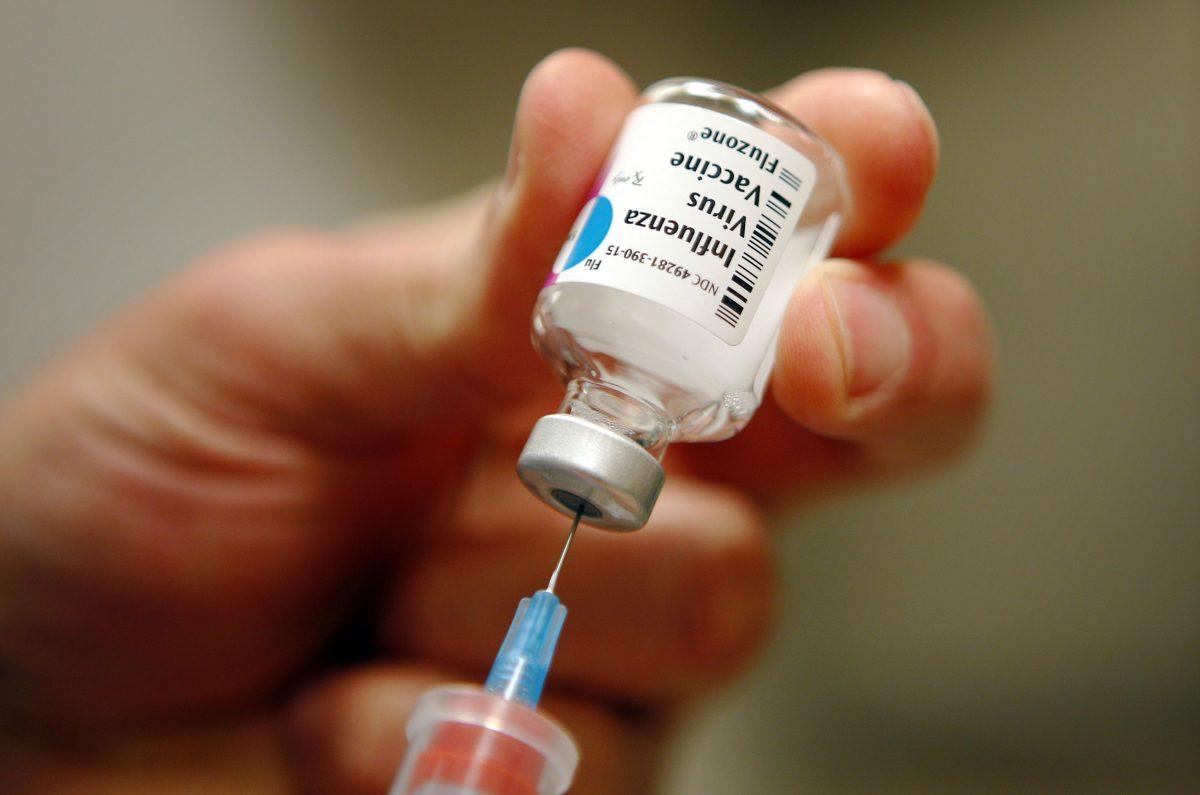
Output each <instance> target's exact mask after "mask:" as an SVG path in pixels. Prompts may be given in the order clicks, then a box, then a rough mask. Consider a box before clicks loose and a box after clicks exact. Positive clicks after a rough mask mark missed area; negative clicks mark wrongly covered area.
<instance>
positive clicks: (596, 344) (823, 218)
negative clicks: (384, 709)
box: [517, 77, 845, 530]
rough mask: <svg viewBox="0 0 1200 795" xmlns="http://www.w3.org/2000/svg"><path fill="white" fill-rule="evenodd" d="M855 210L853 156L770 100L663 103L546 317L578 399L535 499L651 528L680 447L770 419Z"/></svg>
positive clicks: (642, 106)
mask: <svg viewBox="0 0 1200 795" xmlns="http://www.w3.org/2000/svg"><path fill="white" fill-rule="evenodd" d="M844 197H845V190H844V176H843V172H842V165H841V161H840V159H839V158H838V156H837V154H836V153H835V152H834V151H833V149H831V148H830V147H829V145H828V144H826V143H825V142H824V141H822V140H821V139H820V138H818V137H817V136H816V135H815V134H814V133H812V132H811V131H810V130H808V129H807V128H806V127H804V125H803V124H801V123H800V122H799V121H797V120H795V119H793V118H792V117H791V116H789V115H788V114H787V113H786V112H785V111H783V110H781V109H780V108H778V107H776V106H775V105H773V104H771V103H770V102H768V101H767V100H765V99H763V98H761V97H758V96H756V95H754V94H751V93H749V92H746V91H743V90H741V89H739V88H735V87H733V86H729V85H725V84H723V83H717V82H714V81H711V80H702V79H698V78H686V77H685V78H672V79H669V80H663V81H661V82H658V83H655V84H654V85H652V86H650V87H649V88H648V89H646V91H645V92H644V93H643V94H642V96H641V98H640V101H639V103H638V106H637V107H636V108H635V109H634V110H633V111H632V112H631V113H630V114H629V116H628V117H627V119H626V120H625V124H624V127H623V128H622V131H621V133H620V135H619V136H618V138H617V141H616V143H615V144H614V146H613V149H612V151H611V153H610V154H609V157H608V162H607V165H606V166H605V168H604V169H603V170H602V172H601V174H600V176H599V178H598V179H597V181H596V183H595V186H594V187H593V190H592V195H591V196H590V198H589V200H588V202H587V204H586V205H585V206H584V208H583V210H582V212H581V213H580V215H579V218H578V220H577V221H576V223H575V226H574V228H573V229H572V230H571V232H570V234H569V236H568V238H567V240H566V243H565V244H564V245H563V248H562V251H561V252H560V254H559V256H558V259H557V260H556V261H555V263H554V268H553V271H552V272H551V274H550V276H549V278H548V279H547V280H546V285H545V287H544V288H543V289H542V292H541V294H540V295H539V297H538V301H537V305H536V307H535V309H534V314H533V339H534V343H535V345H536V346H537V348H538V350H539V352H540V353H541V355H542V357H543V358H544V359H545V360H546V361H547V363H549V364H550V365H551V366H552V367H553V368H554V369H555V370H556V371H557V372H558V374H559V375H560V377H561V378H562V379H563V381H564V383H565V384H566V397H565V399H564V400H563V403H562V405H561V406H560V407H559V410H558V413H556V414H552V415H548V416H546V417H543V418H542V419H541V420H539V421H538V422H537V424H536V425H535V426H534V428H533V431H532V433H531V435H530V438H529V442H528V443H527V444H526V447H525V449H524V451H523V452H522V454H521V457H520V460H519V461H518V465H517V470H518V473H519V475H520V477H521V479H522V480H523V481H524V482H525V484H526V485H527V486H528V487H529V488H530V489H531V490H532V491H533V492H534V493H535V494H537V495H538V496H539V497H541V498H542V499H543V500H544V501H546V502H547V503H548V504H550V505H551V506H553V507H555V508H556V509H557V510H559V511H562V512H563V513H566V514H569V515H571V516H574V515H575V513H576V511H582V514H583V520H584V521H585V522H588V523H589V524H592V525H595V526H598V527H606V528H610V529H616V530H634V529H637V528H639V527H641V526H642V525H643V524H645V522H646V520H647V519H648V518H649V515H650V511H651V510H652V508H653V506H654V502H655V500H656V499H657V497H658V492H659V489H660V488H661V487H662V482H663V478H664V475H663V470H662V466H661V463H660V462H661V459H662V456H663V453H664V452H665V451H666V448H667V445H668V444H669V443H671V442H676V441H686V442H695V441H716V440H719V439H725V438H728V437H730V436H732V435H734V434H735V433H737V432H738V431H739V430H741V429H742V428H743V427H745V425H746V423H747V422H749V420H750V418H751V417H752V416H753V415H754V412H755V410H756V409H757V408H758V406H759V404H760V403H761V402H762V398H763V392H764V390H765V388H766V383H767V379H768V377H769V375H770V372H771V366H772V363H773V359H774V352H775V345H776V342H777V339H778V334H779V325H780V322H781V321H782V318H783V313H784V309H785V307H786V305H787V302H788V299H789V297H790V296H791V294H792V291H793V289H794V287H795V285H796V282H797V281H798V280H799V278H800V276H801V275H802V274H803V273H804V271H805V269H806V268H807V267H808V266H809V265H811V264H812V263H814V262H817V261H819V260H821V259H823V258H824V257H825V256H826V255H827V254H828V253H829V247H830V245H831V244H832V242H833V238H834V235H835V234H836V231H837V227H838V223H839V221H840V218H841V214H842V209H843V204H844V201H845V198H844Z"/></svg>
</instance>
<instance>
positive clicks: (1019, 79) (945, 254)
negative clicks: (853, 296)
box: [0, 0, 1200, 795]
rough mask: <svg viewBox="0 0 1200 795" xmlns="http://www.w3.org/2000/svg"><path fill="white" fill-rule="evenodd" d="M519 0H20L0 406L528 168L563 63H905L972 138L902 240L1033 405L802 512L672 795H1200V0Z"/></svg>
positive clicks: (9, 104)
mask: <svg viewBox="0 0 1200 795" xmlns="http://www.w3.org/2000/svg"><path fill="white" fill-rule="evenodd" d="M503 5H504V7H500V4H493V3H489V2H484V1H483V0H477V2H444V3H437V4H433V3H430V4H405V3H368V2H356V1H352V0H341V1H340V2H337V3H327V4H311V3H300V2H286V1H285V0H259V2H255V3H241V2H233V0H230V1H229V2H219V1H217V0H212V1H204V0H201V1H200V2H182V0H155V1H153V2H151V0H141V1H140V2H138V1H136V0H107V2H103V3H100V2H88V1H87V0H77V2H49V1H47V0H37V1H36V2H34V1H30V2H11V1H10V0H0V108H2V110H0V114H2V116H0V118H2V119H3V122H2V124H0V208H2V210H0V252H2V258H0V322H2V323H3V325H2V327H0V330H2V332H3V333H2V334H0V388H9V387H11V386H12V385H13V384H15V383H16V381H17V380H18V379H19V378H20V377H21V376H22V375H23V374H24V373H26V372H27V371H28V370H29V369H30V368H32V367H33V366H34V365H36V364H37V363H38V362H40V361H42V360H44V359H45V358H47V357H49V356H50V355H52V354H53V353H54V352H55V351H56V350H57V349H59V348H60V347H62V346H63V345H65V344H66V343H67V342H68V341H69V340H70V339H71V338H72V337H73V336H75V335H77V334H79V333H80V332H82V331H83V330H84V329H86V328H87V327H88V326H89V325H91V324H92V323H93V322H95V321H96V320H97V319H98V318H99V317H101V316H102V315H104V314H105V313H107V312H109V311H112V310H114V309H115V308H117V307H119V306H120V305H121V304H123V303H125V302H126V301H128V300H129V299H130V297H131V296H133V295H135V294H136V293H138V292H139V291H141V290H143V289H145V288H146V287H147V286H148V285H150V284H152V283H154V282H156V281H158V280H161V279H162V278H164V277H165V276H167V275H169V274H170V273H171V272H172V271H173V270H175V269H177V268H179V267H181V265H182V264H183V263H185V262H186V261H188V260H189V259H191V258H193V257H194V256H196V255H197V254H199V253H201V252H203V251H204V250H205V249H207V248H209V247H211V246H213V245H216V244H218V243H220V242H222V241H226V240H228V239H229V238H232V237H234V236H237V235H240V234H243V233H247V232H251V231H253V230H256V229H259V228H261V227H264V226H272V225H282V224H286V225H294V224H333V223H338V222H340V221H342V220H345V219H349V218H352V217H354V216H356V215H358V214H361V213H366V212H370V211H373V210H376V209H378V208H381V207H388V206H393V205H405V204H410V203H414V202H419V201H421V200H425V199H431V198H435V197H440V196H444V195H447V194H450V193H453V192H455V191H458V190H460V189H462V188H465V187H467V186H469V185H471V184H473V183H474V182H476V181H478V180H480V179H482V178H485V177H487V176H489V175H492V174H494V173H496V172H498V171H499V170H500V169H501V167H502V165H503V163H504V157H505V150H506V148H507V144H508V137H509V126H510V122H511V113H512V109H513V106H514V102H515V98H516V95H517V91H518V89H519V87H520V84H521V80H522V78H523V76H524V74H525V72H526V71H528V69H529V68H530V67H531V66H532V65H533V64H534V63H535V62H536V61H537V60H538V59H539V58H541V57H542V56H543V55H544V54H546V53H547V52H549V51H551V50H553V49H556V48H558V47H561V46H565V45H584V46H589V47H593V48H595V49H598V50H600V51H603V52H605V53H607V54H609V55H611V56H612V57H614V58H615V59H616V60H617V61H619V62H620V63H621V64H623V65H624V66H625V68H626V69H628V70H629V72H630V73H631V74H632V75H633V77H634V78H635V79H636V80H637V81H638V82H639V83H641V84H646V83H648V82H651V81H653V80H655V79H657V78H660V77H665V76H669V75H676V74H699V75H704V76H709V77H715V78H718V79H722V80H726V81H729V82H733V83H737V84H741V85H744V86H747V87H751V88H757V87H766V86H769V85H772V84H775V83H778V82H781V81H783V80H786V79H787V78H789V77H791V76H792V75H794V74H795V73H797V72H800V71H803V70H806V69H811V68H814V67H819V66H823V65H831V64H836V65H861V66H871V67H875V68H878V69H882V70H884V71H886V72H888V73H889V74H891V75H892V76H894V77H897V78H901V79H904V80H906V81H908V82H910V83H912V84H913V85H914V86H915V87H916V88H917V89H918V90H919V91H920V92H921V93H922V95H923V96H924V97H925V99H926V101H927V102H928V104H929V106H930V108H931V109H932V111H933V113H934V116H935V117H936V118H937V120H938V123H939V126H940V130H941V136H942V169H941V174H940V179H939V182H938V184H937V186H936V188H935V190H934V192H933V194H932V196H931V198H930V201H929V205H928V212H927V214H926V217H925V219H924V221H923V223H922V224H921V226H920V227H919V228H918V229H917V230H916V232H915V233H914V234H913V235H912V236H911V237H910V238H909V239H908V240H907V241H905V243H904V244H903V245H902V246H901V247H900V251H901V252H921V253H926V254H930V255H934V256H937V257H939V258H941V259H944V260H946V261H948V262H951V263H953V264H955V265H957V266H958V267H960V268H962V269H963V270H964V271H965V272H966V273H967V274H968V275H969V276H970V277H971V278H972V279H973V280H974V282H975V283H976V284H977V285H978V286H979V288H980V290H981V291H982V293H983V296H984V298H985V300H986V302H987V303H988V305H989V306H990V308H991V310H992V312H993V315H994V318H995V323H996V326H997V329H998V337H999V342H1000V355H1001V364H1000V371H1001V377H1000V394H999V399H998V402H997V405H996V409H995V412H994V414H993V417H992V420H991V422H990V426H989V429H988V433H987V435H986V437H985V439H984V441H983V443H982V444H981V446H980V448H979V449H978V451H977V452H976V454H975V455H974V456H973V457H972V458H971V459H970V460H969V461H967V462H966V463H965V465H963V466H959V467H957V468H955V469H953V470H952V471H950V472H947V473H941V474H938V475H936V476H930V477H926V478H924V479H922V480H920V481H917V482H912V483H905V484H902V485H898V486H893V487H891V488H889V489H887V490H885V491H883V492H881V493H876V492H873V493H871V494H864V495H862V496H860V497H858V498H856V499H852V500H844V501H842V502H839V503H837V504H836V505H834V504H831V505H828V506H817V507H810V508H808V509H807V510H805V511H804V512H802V513H800V514H797V515H795V516H789V517H785V522H786V524H788V525H789V526H790V527H789V528H787V532H785V533H783V534H781V537H780V548H781V554H782V556H783V559H784V564H783V565H784V572H783V573H784V580H785V589H784V599H785V604H784V607H783V610H782V615H781V620H780V628H779V630H780V631H779V635H778V637H777V639H776V640H775V642H774V644H773V645H772V646H771V647H770V649H769V650H768V652H767V653H766V654H765V656H764V657H763V658H762V660H761V661H760V663H759V664H758V665H757V667H756V668H755V669H754V670H753V671H752V672H751V674H750V676H748V677H747V678H746V679H745V680H744V681H743V682H741V683H740V684H738V685H737V686H735V687H734V688H732V689H730V690H729V691H727V692H725V693H723V694H722V695H720V696H718V697H716V698H714V699H713V700H711V701H709V702H708V703H706V704H703V705H701V706H700V707H698V708H697V709H696V710H695V712H694V713H693V714H692V716H691V718H690V719H689V721H688V723H687V725H686V728H685V730H684V732H683V733H682V734H681V735H680V736H679V738H678V740H677V741H676V742H675V743H674V744H673V746H672V752H671V759H670V763H669V767H668V770H667V771H666V774H665V776H664V781H663V785H662V793H663V795H682V794H683V793H728V792H736V791H741V792H754V793H793V792H800V791H804V792H829V793H841V792H922V793H925V792H981V791H983V792H1010V791H1011V792H1016V791H1022V792H1025V791H1053V792H1177V791H1178V792H1185V791H1191V792H1195V791H1200V400H1198V399H1197V394H1198V388H1200V310H1198V309H1197V305H1198V303H1200V220H1198V219H1200V3H1196V2H1142V3H1105V2H1078V3H1070V2H1059V3H1037V4H1014V3H1004V2H972V3H950V2H936V1H935V2H930V1H927V2H922V3H903V2H876V3H864V4H854V5H850V4H842V3H835V4H815V3H802V2H796V3H791V4H786V5H785V4H774V3H764V4H752V3H744V2H733V1H732V0H730V2H707V3H676V4H662V5H656V4H650V3H633V2H622V1H621V0H614V2H609V3H607V4H606V5H605V9H604V12H603V13H602V14H600V15H597V14H596V13H595V12H594V11H589V9H588V8H587V6H586V4H582V3H575V2H567V1H566V0H559V2H553V3H549V2H547V3H527V4H520V3H517V4H503Z"/></svg>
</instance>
